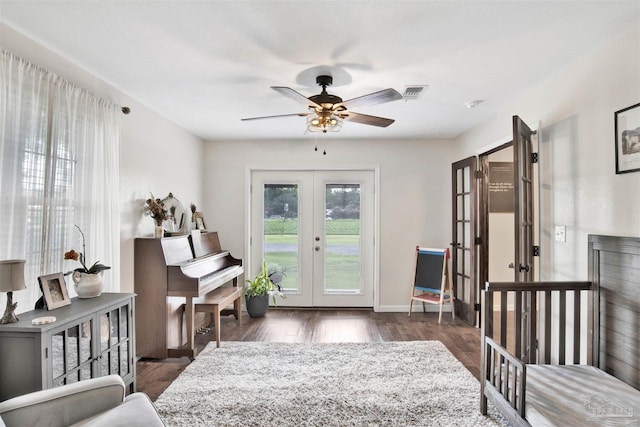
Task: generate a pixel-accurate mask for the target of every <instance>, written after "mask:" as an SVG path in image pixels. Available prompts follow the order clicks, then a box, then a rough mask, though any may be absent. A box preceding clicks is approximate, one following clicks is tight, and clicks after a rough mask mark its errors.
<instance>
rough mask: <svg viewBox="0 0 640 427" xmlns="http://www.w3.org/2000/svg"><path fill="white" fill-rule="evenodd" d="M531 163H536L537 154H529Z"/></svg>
mask: <svg viewBox="0 0 640 427" xmlns="http://www.w3.org/2000/svg"><path fill="white" fill-rule="evenodd" d="M531 163H538V153H531Z"/></svg>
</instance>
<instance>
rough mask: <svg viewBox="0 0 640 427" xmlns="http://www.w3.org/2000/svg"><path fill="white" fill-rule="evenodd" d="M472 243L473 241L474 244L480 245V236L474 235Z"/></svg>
mask: <svg viewBox="0 0 640 427" xmlns="http://www.w3.org/2000/svg"><path fill="white" fill-rule="evenodd" d="M473 243H475V244H476V245H481V244H482V237H476V238H475V239H474V240H473Z"/></svg>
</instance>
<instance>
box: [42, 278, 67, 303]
mask: <svg viewBox="0 0 640 427" xmlns="http://www.w3.org/2000/svg"><path fill="white" fill-rule="evenodd" d="M38 282H40V288H41V289H42V296H43V298H44V301H45V303H46V306H47V310H53V309H56V308H60V307H63V306H65V305H69V304H71V300H70V299H69V293H68V292H67V285H66V284H65V282H64V276H63V275H62V273H55V274H48V275H46V276H40V277H38Z"/></svg>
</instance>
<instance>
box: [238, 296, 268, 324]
mask: <svg viewBox="0 0 640 427" xmlns="http://www.w3.org/2000/svg"><path fill="white" fill-rule="evenodd" d="M244 302H245V306H246V307H247V313H249V317H254V318H255V317H264V315H265V314H267V311H268V310H269V295H260V296H257V297H250V296H248V295H245V296H244Z"/></svg>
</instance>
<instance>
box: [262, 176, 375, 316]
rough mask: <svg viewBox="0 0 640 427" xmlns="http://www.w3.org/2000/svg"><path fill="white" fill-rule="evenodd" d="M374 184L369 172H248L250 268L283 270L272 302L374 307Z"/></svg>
mask: <svg viewBox="0 0 640 427" xmlns="http://www.w3.org/2000/svg"><path fill="white" fill-rule="evenodd" d="M373 186H374V172H373V171H372V170H364V171H258V170H256V171H253V172H252V174H251V232H250V234H251V252H250V257H251V269H252V270H256V271H257V270H258V268H259V266H260V264H261V263H262V261H263V260H264V261H266V263H267V267H268V268H269V271H270V272H278V273H279V272H282V273H283V274H282V281H281V282H280V286H281V288H282V291H283V292H284V293H285V295H286V299H281V300H279V301H278V305H283V306H297V307H373V290H374V286H373V283H374V229H375V226H374V188H373ZM251 274H255V271H252V273H251Z"/></svg>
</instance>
